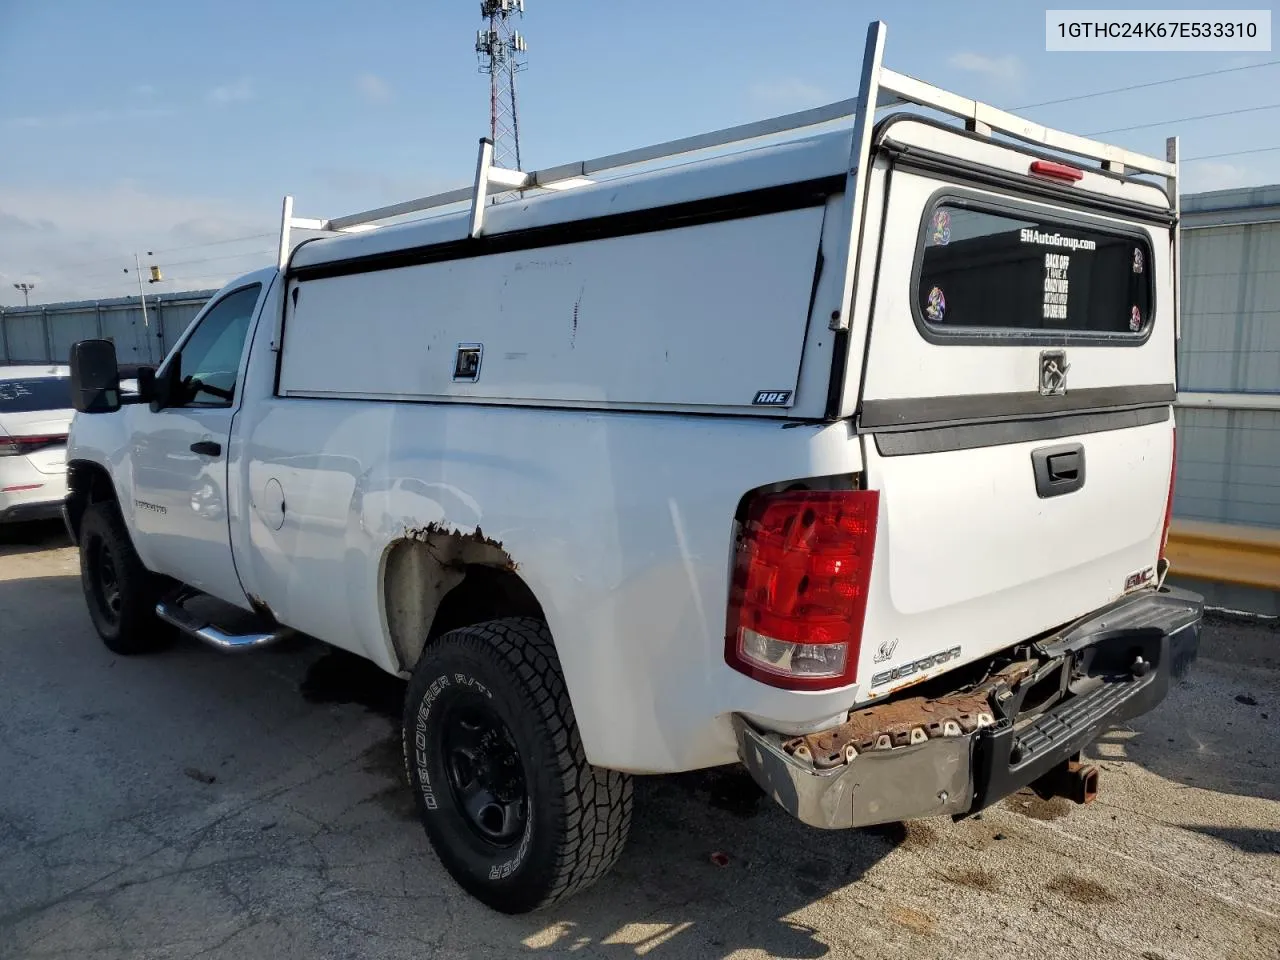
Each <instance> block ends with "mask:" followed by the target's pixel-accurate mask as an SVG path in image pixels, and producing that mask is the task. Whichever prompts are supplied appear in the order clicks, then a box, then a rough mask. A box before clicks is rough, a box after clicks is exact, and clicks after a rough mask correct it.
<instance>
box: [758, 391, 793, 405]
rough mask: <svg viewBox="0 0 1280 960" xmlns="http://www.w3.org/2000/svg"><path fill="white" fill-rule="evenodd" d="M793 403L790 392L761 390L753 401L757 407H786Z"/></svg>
mask: <svg viewBox="0 0 1280 960" xmlns="http://www.w3.org/2000/svg"><path fill="white" fill-rule="evenodd" d="M790 402H791V391H790V390H761V391H760V392H758V393H757V394H756V398H755V399H754V400H752V401H751V403H752V405H753V406H757V407H785V406H786V405H787V404H788V403H790Z"/></svg>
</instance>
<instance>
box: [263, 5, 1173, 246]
mask: <svg viewBox="0 0 1280 960" xmlns="http://www.w3.org/2000/svg"><path fill="white" fill-rule="evenodd" d="M885 33H886V28H885V25H884V24H883V23H882V22H880V21H876V22H873V23H872V24H871V25H870V27H869V28H868V31H867V48H866V50H867V52H868V54H870V53H871V52H872V51H875V52H876V54H877V55H876V57H875V58H874V60H873V61H870V62H868V63H865V64H864V65H863V73H862V83H861V90H860V95H859V96H857V97H852V98H850V99H847V100H840V101H837V102H835V103H829V104H826V105H824V106H820V107H813V108H811V109H808V110H800V111H797V112H795V113H788V114H784V115H782V116H778V117H770V118H768V119H766V120H757V121H754V122H752V123H744V124H739V125H737V126H733V127H725V128H724V129H721V130H713V131H711V132H709V133H702V134H698V135H696V136H692V137H682V138H680V139H678V140H668V141H667V142H665V143H659V144H654V145H653V146H648V147H639V148H637V149H635V150H627V151H624V152H622V153H613V154H608V155H606V156H603V157H596V158H595V159H592V160H579V161H575V162H573V163H565V164H560V165H558V166H554V167H548V168H546V169H544V170H536V171H533V172H531V173H524V172H522V171H520V170H507V169H504V168H501V167H495V166H493V163H492V161H493V145H492V143H491V142H490V141H489V140H487V139H484V140H481V141H480V155H479V157H478V159H477V162H476V179H475V181H474V183H473V184H472V185H471V186H469V187H460V188H459V189H457V190H449V191H446V192H444V193H437V194H432V195H431V196H427V197H419V198H418V199H416V200H406V201H404V202H402V203H393V204H390V205H389V206H385V207H376V208H374V209H372V210H364V211H361V212H360V213H353V214H348V215H347V216H342V217H336V218H334V219H330V220H322V219H313V218H300V217H294V216H293V198H292V197H286V198H285V201H284V209H283V211H282V214H281V223H280V254H279V264H278V266H279V268H280V269H282V270H283V269H284V268H285V267H286V266H287V265H288V260H289V252H290V249H291V247H290V231H291V230H295V229H296V230H316V231H320V232H329V233H354V232H358V231H360V230H370V229H374V228H375V227H377V226H378V225H379V224H380V223H381V222H382V221H385V220H390V219H392V218H395V217H401V216H404V215H406V214H410V213H421V212H424V211H427V210H434V209H438V208H442V207H448V206H452V205H454V204H460V203H466V202H468V201H470V203H471V229H470V235H471V236H473V237H477V236H480V235H481V233H482V232H483V230H484V207H485V205H486V203H487V202H488V197H489V196H490V195H491V194H496V193H503V192H509V191H513V190H519V191H523V190H532V189H537V188H546V189H553V190H554V189H566V188H569V187H572V186H575V185H578V184H580V183H589V182H590V180H589V178H590V177H591V176H592V175H593V174H597V173H600V172H602V171H605V170H615V169H618V168H620V167H629V166H635V165H637V164H642V163H648V162H651V161H654V160H662V159H667V158H670V157H676V156H680V155H681V154H686V153H693V152H696V151H700V150H708V149H711V148H714V147H722V146H727V145H729V144H734V143H743V142H746V141H749V140H756V139H760V138H762V137H768V136H773V135H775V134H779V133H786V132H788V131H791V130H800V129H803V128H805V127H812V126H818V125H820V124H824V123H829V122H831V121H835V120H840V119H843V118H846V117H850V116H852V117H854V118H855V121H856V122H855V125H854V126H855V129H854V136H855V138H856V139H859V140H862V141H867V134H868V131H869V128H870V124H869V122H868V121H869V120H870V118H869V117H863V116H862V113H863V111H862V105H863V103H864V102H866V101H871V102H873V103H874V104H875V109H877V110H878V109H882V108H884V107H889V106H897V105H900V104H912V105H915V106H920V107H926V108H930V109H933V110H938V111H940V112H942V113H946V114H950V115H951V116H953V117H957V118H959V119H961V120H963V121H964V123H965V127H966V128H967V129H968V130H970V131H973V132H976V133H980V134H982V135H984V136H988V137H990V136H993V135H994V134H996V133H1000V134H1004V135H1006V136H1009V137H1012V138H1014V139H1016V140H1021V141H1023V142H1024V143H1032V144H1039V145H1041V146H1045V147H1048V148H1050V149H1053V150H1057V151H1059V152H1062V153H1067V154H1073V155H1075V156H1078V157H1086V158H1088V159H1091V160H1097V161H1099V162H1100V163H1101V165H1102V167H1103V169H1106V170H1109V171H1111V172H1114V173H1124V172H1126V170H1131V171H1134V172H1138V173H1149V174H1156V175H1159V176H1162V177H1165V178H1166V179H1167V180H1168V184H1169V188H1170V190H1173V189H1174V188H1175V185H1176V182H1177V174H1178V165H1177V162H1176V160H1175V159H1174V158H1173V156H1171V157H1170V160H1169V161H1165V160H1158V159H1156V158H1155V157H1148V156H1145V155H1143V154H1140V153H1135V152H1133V151H1131V150H1126V149H1124V148H1123V147H1116V146H1112V145H1110V144H1106V143H1102V142H1101V141H1098V140H1090V139H1089V138H1087V137H1080V136H1076V135H1075V134H1071V133H1065V132H1063V131H1061V130H1054V129H1052V128H1050V127H1046V126H1044V125H1042V124H1039V123H1034V122H1032V121H1030V120H1026V119H1023V118H1022V117H1019V116H1016V115H1015V114H1012V113H1009V112H1007V111H1005V110H1000V109H998V108H996V107H993V106H990V105H989V104H985V103H982V102H981V101H978V100H971V99H969V98H968V97H962V96H959V95H958V94H954V93H951V92H949V91H947V90H943V89H942V88H941V87H935V86H934V85H932V84H929V83H925V82H924V81H923V80H917V79H916V78H915V77H910V76H907V75H906V74H904V73H897V72H896V71H893V70H890V69H889V68H887V67H884V66H882V65H881V63H880V59H879V53H880V52H881V51H882V50H883V46H884V37H885ZM871 112H873V113H874V110H873V111H871ZM867 146H868V142H863V143H859V144H856V145H855V150H854V154H855V155H854V156H853V157H851V160H852V161H854V162H858V161H859V160H865V159H866V156H867V150H866V147H867ZM859 148H861V149H859ZM849 172H852V170H850V171H849ZM855 187H856V184H855ZM855 206H858V204H857V203H856V202H855Z"/></svg>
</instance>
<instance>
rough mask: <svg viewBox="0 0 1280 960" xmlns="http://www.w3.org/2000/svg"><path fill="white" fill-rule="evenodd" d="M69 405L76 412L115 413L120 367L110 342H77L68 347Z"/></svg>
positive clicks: (118, 393) (117, 406) (118, 405)
mask: <svg viewBox="0 0 1280 960" xmlns="http://www.w3.org/2000/svg"><path fill="white" fill-rule="evenodd" d="M71 405H72V406H73V407H75V409H76V412H77V413H114V412H115V411H117V410H119V409H120V366H119V364H117V363H116V345H115V344H114V343H112V342H111V341H110V340H79V341H77V342H76V343H73V344H72V345H71Z"/></svg>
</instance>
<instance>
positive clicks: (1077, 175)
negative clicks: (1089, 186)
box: [1031, 160, 1084, 183]
mask: <svg viewBox="0 0 1280 960" xmlns="http://www.w3.org/2000/svg"><path fill="white" fill-rule="evenodd" d="M1031 172H1032V173H1033V174H1035V175H1036V176H1038V177H1049V178H1050V179H1052V180H1062V181H1063V182H1064V183H1075V182H1076V181H1077V180H1083V179H1084V171H1083V170H1080V169H1079V168H1077V167H1073V166H1070V165H1068V164H1065V163H1054V162H1053V161H1052V160H1033V161H1031Z"/></svg>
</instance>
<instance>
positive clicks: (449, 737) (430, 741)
mask: <svg viewBox="0 0 1280 960" xmlns="http://www.w3.org/2000/svg"><path fill="white" fill-rule="evenodd" d="M403 739H404V753H405V764H406V767H407V770H408V775H409V782H410V784H411V786H412V787H413V791H414V796H415V799H416V801H417V805H418V813H419V816H420V817H421V818H422V822H423V825H424V827H425V828H426V832H427V836H428V838H430V840H431V844H432V846H433V847H434V848H435V850H436V853H437V854H438V855H439V857H440V859H441V861H442V862H443V863H444V865H445V868H446V869H447V870H448V871H449V873H450V874H451V875H452V876H453V878H454V879H455V880H456V881H457V882H458V883H459V885H461V886H462V887H463V888H464V889H465V890H467V891H468V892H469V893H470V894H472V895H473V896H474V897H476V898H477V899H479V900H480V901H482V902H483V903H485V904H487V905H488V906H490V907H492V908H493V909H495V910H499V911H501V912H503V913H525V912H527V911H529V910H535V909H538V908H540V907H545V906H547V905H549V904H551V903H554V902H555V901H557V900H561V899H564V898H565V897H568V896H571V895H572V894H574V893H577V892H578V891H579V890H582V889H584V888H586V887H588V886H590V885H591V884H593V883H595V881H596V880H598V879H600V877H602V876H603V875H604V874H605V873H606V872H608V870H609V868H610V867H612V866H613V864H614V862H615V861H616V860H617V859H618V856H619V854H621V852H622V848H623V846H624V844H625V843H626V838H627V832H628V830H629V829H630V825H631V802H632V785H631V778H630V777H629V776H627V775H626V774H623V773H618V772H616V771H612V770H604V769H600V768H598V767H593V766H591V765H590V764H589V763H588V762H587V758H586V754H585V753H584V752H583V749H582V741H581V739H580V738H579V736H578V729H577V725H576V722H575V720H574V716H573V709H572V707H571V706H570V704H569V696H568V693H567V691H566V690H565V685H564V679H563V677H562V676H561V674H560V664H559V661H558V659H557V657H556V653H555V648H554V646H553V645H552V642H551V635H550V634H549V633H548V631H547V627H546V625H545V624H544V623H542V622H541V621H539V620H534V619H530V618H510V619H503V620H494V621H491V622H489V623H484V624H480V625H478V626H472V627H463V628H461V629H458V630H454V631H451V632H449V633H446V634H444V635H443V636H441V637H440V638H439V639H437V640H435V641H433V642H432V643H431V645H430V646H428V647H427V649H426V650H425V651H424V653H423V655H422V659H421V660H420V661H419V663H418V666H417V669H416V670H415V671H414V674H413V678H412V680H411V681H410V682H409V688H408V690H407V692H406V694H405V710H404V722H403Z"/></svg>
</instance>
